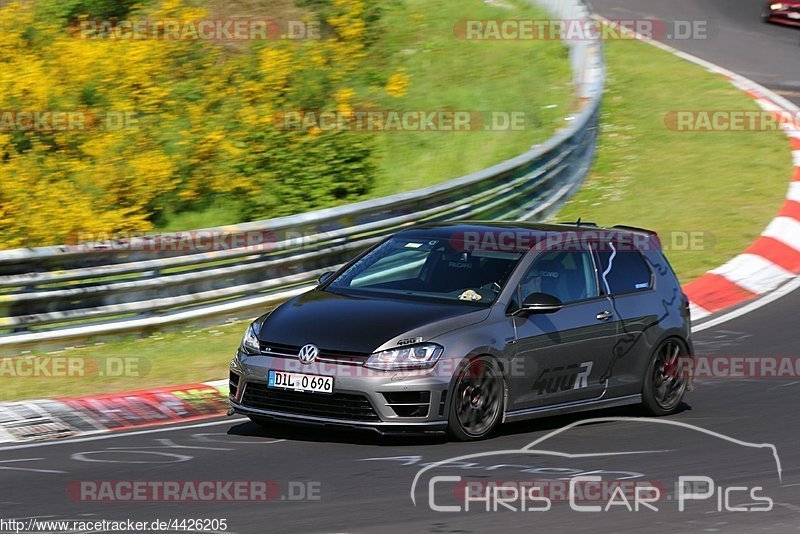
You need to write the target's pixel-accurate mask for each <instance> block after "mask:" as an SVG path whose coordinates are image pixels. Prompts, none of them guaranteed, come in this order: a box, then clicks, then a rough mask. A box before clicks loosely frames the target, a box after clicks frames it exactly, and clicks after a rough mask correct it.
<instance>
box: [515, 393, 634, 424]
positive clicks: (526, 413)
mask: <svg viewBox="0 0 800 534" xmlns="http://www.w3.org/2000/svg"><path fill="white" fill-rule="evenodd" d="M641 402H642V395H641V393H637V394H636V395H628V396H626V397H617V398H615V399H592V400H584V401H575V402H565V403H564V404H553V405H550V406H538V407H536V408H525V409H523V410H514V411H511V412H506V413H505V414H503V422H504V423H506V422H513V421H523V420H525V419H535V418H537V417H547V416H551V415H558V414H563V413H574V412H585V411H588V410H600V409H602V408H615V407H617V406H628V405H631V404H640V403H641Z"/></svg>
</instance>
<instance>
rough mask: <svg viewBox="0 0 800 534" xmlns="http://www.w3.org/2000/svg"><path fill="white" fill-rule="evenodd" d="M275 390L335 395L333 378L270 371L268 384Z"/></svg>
mask: <svg viewBox="0 0 800 534" xmlns="http://www.w3.org/2000/svg"><path fill="white" fill-rule="evenodd" d="M267 385H268V386H269V387H271V388H275V389H291V390H293V391H307V392H309V393H333V377H332V376H319V375H304V374H301V373H286V372H284V371H270V372H269V382H268V384H267Z"/></svg>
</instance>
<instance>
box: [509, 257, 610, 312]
mask: <svg viewBox="0 0 800 534" xmlns="http://www.w3.org/2000/svg"><path fill="white" fill-rule="evenodd" d="M521 291H522V300H525V299H526V298H527V297H528V296H529V295H531V294H533V293H547V294H548V295H553V296H554V297H557V298H558V299H559V300H560V301H561V302H563V303H565V304H568V303H570V302H577V301H579V300H586V299H590V298H594V297H597V296H599V292H598V289H597V278H596V276H595V271H594V265H593V264H592V258H591V255H590V254H589V253H588V252H584V251H574V252H573V251H570V252H565V251H551V252H544V253H543V254H542V255H541V256H539V257H538V258H537V259H536V261H535V262H534V263H533V265H532V266H531V268H530V270H529V271H528V273H527V274H526V275H525V277H524V278H523V279H522V283H521Z"/></svg>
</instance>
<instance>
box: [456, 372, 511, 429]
mask: <svg viewBox="0 0 800 534" xmlns="http://www.w3.org/2000/svg"><path fill="white" fill-rule="evenodd" d="M504 396H505V381H504V380H503V375H502V373H501V372H500V369H499V368H498V366H497V362H496V361H495V360H494V359H492V358H490V357H488V356H481V357H479V358H474V359H472V360H470V361H469V362H468V363H467V364H466V366H464V368H463V369H462V370H461V373H459V375H458V378H457V379H456V383H455V388H454V389H453V395H452V396H451V404H450V415H449V418H448V426H447V431H448V434H449V435H450V437H451V438H453V439H457V440H459V441H473V440H478V439H483V438H485V437H487V436H489V435H490V434H491V433H492V432H493V431H494V430H495V429H496V428H497V426H498V425H499V423H500V419H501V416H502V414H503V399H504Z"/></svg>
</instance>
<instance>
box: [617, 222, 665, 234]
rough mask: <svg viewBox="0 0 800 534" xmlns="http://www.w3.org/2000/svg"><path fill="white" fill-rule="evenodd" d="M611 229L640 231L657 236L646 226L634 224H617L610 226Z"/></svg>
mask: <svg viewBox="0 0 800 534" xmlns="http://www.w3.org/2000/svg"><path fill="white" fill-rule="evenodd" d="M611 229H612V230H627V231H629V232H641V233H643V234H647V235H652V236H656V237H657V236H658V234H657V233H656V232H655V231H653V230H648V229H647V228H638V227H636V226H626V225H624V224H617V225H614V226H612V227H611Z"/></svg>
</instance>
